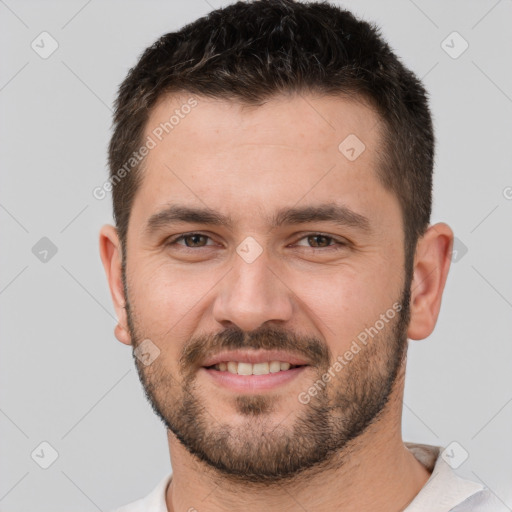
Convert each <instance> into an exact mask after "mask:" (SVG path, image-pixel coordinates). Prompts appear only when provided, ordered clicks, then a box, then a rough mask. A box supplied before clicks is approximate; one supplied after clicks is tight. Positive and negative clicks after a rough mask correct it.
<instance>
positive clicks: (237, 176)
mask: <svg viewBox="0 0 512 512" xmlns="http://www.w3.org/2000/svg"><path fill="white" fill-rule="evenodd" d="M379 121H380V118H379V116H378V115H377V114H376V113H375V112H374V111H373V110H372V109H371V108H370V107H369V106H368V105H367V104H365V103H363V102H362V101H355V100H354V99H348V98H343V97H327V96H312V95H293V96H277V97H273V98H272V99H270V100H268V101H267V102H266V103H265V104H263V105H261V106H257V107H253V106H244V105H242V104H240V103H239V102H234V101H227V100H221V99H211V98H205V97H203V96H198V95H194V94H188V93H186V92H182V93H180V94H173V95H168V96H165V97H163V98H161V99H160V100H159V102H158V103H157V104H156V105H155V106H154V108H153V109H152V112H151V114H150V117H149V120H148V122H147V125H146V129H145V134H144V140H146V141H147V140H149V139H151V141H152V142H153V148H152V149H151V150H150V151H149V153H148V155H147V156H146V158H145V161H144V164H143V169H142V184H141V187H140V189H139V191H138V192H137V195H136V198H135V201H134V205H133V210H132V213H133V215H134V217H136V216H137V215H139V216H142V217H146V218H148V217H149V216H150V215H152V214H154V213H155V212H156V211H158V210H159V209H162V208H163V207H164V206H168V205H169V204H172V203H173V202H176V203H179V204H183V203H190V204H194V205H200V206H207V207H208V208H212V209H215V210H217V211H224V213H226V214H228V215H231V216H232V214H233V211H232V209H233V207H234V206H236V208H237V212H235V213H237V214H240V215H244V214H245V215H249V216H250V215H251V212H252V215H253V216H254V214H255V213H257V214H261V213H263V212H264V211H265V212H266V213H267V214H268V215H267V216H266V218H270V215H271V214H272V213H273V212H274V211H276V210H278V209H280V207H282V206H285V205H288V206H290V205H294V204H296V203H297V202H298V201H301V202H303V203H304V204H306V203H308V202H311V203H315V204H320V203H322V202H324V203H325V202H329V203H333V202H340V201H339V200H341V202H345V203H351V202H352V203H353V205H354V206H356V205H357V206H358V207H359V208H360V210H361V212H363V211H364V210H365V209H366V210H367V211H368V209H372V207H375V206H376V205H375V194H381V195H385V194H387V192H386V191H384V189H383V188H382V186H381V185H380V183H379V182H378V181H377V178H376V173H375V169H376V165H377V163H376V157H377V151H378V150H379V141H380V130H381V127H380V122H379ZM388 195H389V194H388ZM388 199H389V198H388ZM372 203H373V205H372ZM373 209H375V208H373ZM135 210H137V211H135ZM262 218H263V216H262Z"/></svg>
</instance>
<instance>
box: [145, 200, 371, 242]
mask: <svg viewBox="0 0 512 512" xmlns="http://www.w3.org/2000/svg"><path fill="white" fill-rule="evenodd" d="M319 221H320V222H322V221H323V222H332V223H334V224H336V225H338V226H341V227H350V228H355V229H358V230H360V231H363V232H365V233H371V232H372V229H371V223H370V220H369V219H368V218H367V217H365V216H364V215H362V214H360V213H357V212H355V211H353V210H351V209H350V208H348V207H346V206H343V205H339V204H335V203H328V204H321V205H310V206H303V207H294V208H282V209H281V210H279V211H278V212H277V213H276V214H274V215H273V216H272V217H270V219H269V224H270V226H271V228H272V229H275V228H278V227H280V226H283V225H293V224H305V223H309V222H319ZM176 223H195V224H206V225H210V226H224V227H226V228H228V229H230V230H231V229H232V228H233V224H234V223H233V219H232V217H231V216H229V215H224V214H222V213H220V212H217V211H215V210H212V209H210V208H197V207H190V206H185V205H179V204H173V205H170V206H168V207H167V208H165V209H163V210H162V211H160V212H157V213H155V214H153V215H152V216H151V217H150V218H149V220H148V222H147V223H146V227H145V228H144V233H145V234H147V235H151V234H153V233H154V232H156V231H159V230H160V229H162V228H164V227H167V226H169V225H172V224H176Z"/></svg>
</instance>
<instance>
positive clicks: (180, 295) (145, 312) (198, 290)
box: [130, 261, 218, 334]
mask: <svg viewBox="0 0 512 512" xmlns="http://www.w3.org/2000/svg"><path fill="white" fill-rule="evenodd" d="M133 276H134V278H133V279H132V280H131V281H130V295H131V302H132V303H134V304H135V305H136V306H135V307H136V309H137V315H138V320H139V322H142V324H143V325H144V326H145V327H148V328H149V329H150V330H151V332H152V333H154V334H156V333H166V332H168V331H169V329H171V328H173V326H174V325H175V324H177V323H178V322H180V321H181V320H182V319H183V318H184V317H185V316H186V315H192V316H193V310H194V307H200V304H201V300H202V299H203V300H204V299H205V298H206V296H207V294H208V291H209V290H211V289H212V287H213V286H214V284H215V282H216V281H217V280H218V277H217V276H216V275H215V274H214V273H212V272H211V270H210V271H208V270H207V269H205V270H203V271H200V270H198V268H195V269H194V270H191V269H189V270H187V269H184V268H183V267H182V268H179V267H178V266H176V265H172V264H170V263H168V262H163V263H162V262H158V263H157V262H151V261H144V262H142V261H141V262H140V264H139V265H138V266H137V267H135V266H134V272H133ZM176 329H179V324H178V325H177V327H176Z"/></svg>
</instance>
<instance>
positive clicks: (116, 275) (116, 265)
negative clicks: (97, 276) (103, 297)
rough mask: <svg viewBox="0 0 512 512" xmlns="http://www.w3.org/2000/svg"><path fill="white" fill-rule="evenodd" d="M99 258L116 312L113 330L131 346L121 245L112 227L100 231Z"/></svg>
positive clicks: (108, 226)
mask: <svg viewBox="0 0 512 512" xmlns="http://www.w3.org/2000/svg"><path fill="white" fill-rule="evenodd" d="M99 241H100V256H101V261H102V262H103V267H104V268H105V274H106V275H107V281H108V285H109V287H110V294H111V295H112V301H113V303H114V308H115V310H116V314H117V318H118V322H119V323H118V324H117V326H116V328H115V329H114V334H115V336H116V338H117V339H118V340H119V341H120V342H121V343H125V344H126V345H131V339H130V332H129V330H128V322H127V315H126V309H125V305H126V298H125V296H124V290H123V281H122V272H121V268H122V267H121V264H122V253H121V244H120V241H119V237H118V235H117V230H116V228H115V227H114V226H111V225H109V224H106V225H105V226H103V227H102V228H101V230H100V240H99Z"/></svg>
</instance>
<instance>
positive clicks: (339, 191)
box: [100, 94, 453, 512]
mask: <svg viewBox="0 0 512 512" xmlns="http://www.w3.org/2000/svg"><path fill="white" fill-rule="evenodd" d="M190 96H192V95H186V94H183V95H181V96H180V95H173V96H167V97H165V98H162V99H161V101H160V102H159V103H158V104H157V105H156V106H155V108H154V109H153V111H152V113H151V116H150V119H149V122H148V125H147V130H146V135H149V134H151V131H152V130H153V128H154V127H156V126H158V125H159V123H160V122H164V121H166V120H168V119H169V117H170V115H172V113H173V111H174V110H175V109H176V108H180V106H181V105H183V104H184V103H185V102H186V101H187V99H188V98H189V97H190ZM194 97H195V98H196V99H197V100H198V105H197V106H196V107H195V108H194V109H193V110H192V111H191V112H190V114H188V115H187V116H185V117H184V119H182V120H180V123H179V124H178V125H176V126H175V127H174V129H173V130H172V131H171V132H170V133H169V134H168V135H167V136H166V137H164V139H163V140H162V141H161V142H159V143H158V144H157V146H156V147H155V148H154V149H152V150H151V151H150V153H149V155H148V156H147V158H146V162H145V168H144V175H143V180H142V185H141V188H140V189H139V190H138V192H137V195H136V197H135V200H134V203H133V207H132V213H131V218H130V223H129V228H128V237H127V254H126V269H127V272H126V276H125V278H126V282H125V286H123V275H122V265H121V263H122V259H121V258H122V255H121V248H120V243H119V239H118V236H117V232H116V229H115V228H114V227H113V226H110V225H105V226H103V227H102V229H101V231H100V255H101V259H102V262H103V265H104V267H105V272H106V275H107V279H108V283H109V287H110V291H111V294H112V299H113V302H114V306H115V309H116V313H117V315H118V318H119V324H118V325H117V327H116V328H115V335H116V337H117V339H118V340H119V341H121V342H122V343H125V344H127V345H132V347H133V349H135V348H136V347H137V346H139V345H140V343H141V342H142V340H145V339H150V340H151V343H152V344H153V346H156V347H158V350H159V351H160V352H159V354H158V357H157V358H156V359H155V360H154V361H153V362H152V363H151V364H149V365H147V366H146V365H144V364H142V362H141V361H139V360H138V359H137V358H135V363H136V366H137V370H138V372H139V376H140V378H141V381H142V383H143V385H144V388H145V390H146V394H147V396H148V399H149V400H150V402H151V404H152V405H153V407H154V409H155V412H156V413H157V414H158V415H159V416H160V418H161V419H162V420H163V421H164V424H165V425H166V427H167V435H168V442H169V451H170V457H171V463H172V469H173V477H172V480H171V483H170V485H169V486H168V488H167V491H166V502H167V507H168V510H169V511H185V510H193V509H196V510H208V511H210V512H216V511H224V510H233V509H235V510H246V511H260V510H262V507H264V508H265V510H266V511H268V512H273V511H278V510H279V511H283V510H284V511H288V510H298V509H300V510H302V507H303V508H305V509H307V510H315V511H318V512H322V511H331V510H343V511H344V512H351V511H361V510H370V509H372V510H380V511H384V512H387V511H389V512H392V511H394V512H396V511H400V510H403V509H404V508H405V507H406V506H407V504H408V503H410V502H411V501H412V500H413V499H414V497H415V496H416V495H417V494H418V492H419V491H420V489H421V488H422V487H423V485H424V484H425V483H426V481H427V480H428V478H429V476H430V473H429V471H428V470H427V469H426V468H425V467H424V466H423V465H422V464H420V463H419V462H418V461H417V460H416V459H415V458H414V456H413V455H412V454H411V453H410V452H409V450H408V449H407V448H406V447H405V446H404V444H403V440H402V434H401V418H402V398H403V390H404V376H405V367H406V357H405V356H406V349H407V345H408V339H413V340H419V339H424V338H426V337H427V336H429V335H430V334H431V332H432V331H433V329H434V327H435V324H436V321H437V317H438V314H439V310H440V306H441V297H442V293H443V289H444V286H445V282H446V278H447V275H448V271H449V267H450V261H451V259H450V256H451V249H452V244H453V232H452V230H451V229H450V227H449V226H448V225H446V224H445V223H437V224H435V225H431V226H429V228H428V230H427V231H426V233H425V235H424V236H423V237H422V238H421V239H420V240H419V242H418V245H417V249H416V253H415V258H414V273H413V276H412V281H411V282H406V280H405V275H404V248H403V243H404V240H403V225H402V218H401V211H400V206H399V202H398V199H397V198H396V197H395V196H394V195H393V194H392V193H391V192H389V191H387V190H386V189H384V188H383V186H382V185H381V184H380V182H379V181H378V180H377V177H376V175H375V168H376V150H377V148H378V144H379V140H380V132H379V130H380V124H379V118H378V117H377V115H376V114H375V113H374V112H373V111H372V110H371V109H370V108H369V107H368V106H366V105H365V104H363V103H362V102H356V101H354V100H348V99H343V98H341V97H336V98H333V97H331V98H328V97H320V96H313V95H307V96H288V97H284V96H279V97H274V98H272V99H271V100H269V101H268V102H267V103H266V104H264V105H263V106H261V107H257V108H247V107H246V108H242V107H241V106H240V105H239V104H237V103H234V102H226V101H222V100H212V99H207V98H203V97H198V96H194ZM349 134H356V135H357V137H358V138H359V139H360V140H362V141H363V142H364V144H365V146H366V149H365V151H364V152H363V153H361V155H360V156H359V157H358V158H357V159H356V160H354V161H350V160H348V159H347V158H346V157H345V156H344V155H343V154H342V153H341V152H340V151H339V150H338V145H339V144H340V142H341V141H343V140H344V139H345V138H346V137H347V136H348V135H349ZM333 202H335V203H337V204H343V205H345V206H348V207H349V208H350V209H352V210H354V211H355V212H357V213H360V214H362V215H364V216H366V217H367V218H368V219H369V222H370V228H371V231H370V232H364V231H361V230H359V229H357V228H354V227H348V226H347V227H345V226H338V225H335V224H333V223H331V222H327V221H320V222H318V221H315V222H306V223H303V224H298V225H285V226H281V227H279V228H275V229H271V227H270V226H269V224H268V223H267V217H268V216H270V215H272V214H274V213H275V212H276V211H277V210H278V209H280V208H283V207H292V206H306V205H313V204H315V205H317V204H325V203H333ZM175 203H180V204H186V205H188V206H194V207H205V206H208V207H209V208H211V209H214V210H217V211H219V212H221V213H223V214H226V215H231V217H232V218H233V227H232V229H228V228H227V227H223V226H209V225H202V224H197V223H186V224H175V225H168V226H165V227H163V228H162V229H161V230H160V231H159V232H157V233H153V234H152V235H148V234H147V233H146V232H145V231H144V227H145V224H146V222H147V220H148V219H149V217H150V216H151V215H152V214H154V213H156V212H158V211H160V210H161V209H162V208H163V207H164V206H165V205H168V204H175ZM190 232H193V233H195V232H199V233H200V234H202V235H205V236H206V237H208V238H206V239H205V238H203V237H196V238H194V237H192V238H189V239H188V241H187V240H183V239H182V240H181V241H180V242H178V244H175V245H173V246H171V245H166V241H167V242H169V237H171V236H173V235H179V234H183V233H190ZM317 233H321V234H323V235H325V236H330V237H333V239H334V240H333V239H327V240H326V239H321V238H320V239H319V238H318V237H314V236H313V235H315V234H317ZM248 236H251V237H253V238H254V239H255V240H256V241H257V242H258V244H259V245H260V247H261V249H262V252H261V254H260V255H259V256H258V257H257V258H256V259H255V260H254V261H252V262H251V263H248V262H247V261H245V260H244V259H243V258H242V257H240V256H239V254H238V253H237V252H236V248H237V247H238V246H239V245H240V243H241V242H242V241H243V240H244V239H245V238H246V237H248ZM308 237H309V238H308ZM311 237H313V238H311ZM336 241H345V243H346V245H344V246H339V247H340V249H339V250H336V251H335V250H330V249H331V247H330V246H331V245H333V244H335V243H336ZM187 243H188V245H189V247H188V252H186V251H187V246H186V244H187ZM408 297H410V301H409V300H408ZM404 301H405V302H404ZM397 302H398V303H401V304H402V306H403V309H402V312H401V313H402V314H401V315H400V314H397V315H396V316H395V317H394V318H393V319H392V320H389V322H387V323H386V325H385V327H384V328H383V329H382V330H380V331H379V333H378V334H377V335H376V336H375V337H374V338H373V339H371V341H370V342H369V343H368V344H367V345H365V346H364V348H363V349H362V350H361V351H360V352H359V353H357V354H356V355H354V357H353V359H352V360H350V361H349V362H348V363H347V365H346V366H345V367H344V368H343V369H342V370H341V371H340V372H337V373H336V376H335V377H334V378H332V380H330V381H329V382H328V383H327V384H326V387H325V389H324V390H322V391H320V392H318V394H317V395H316V396H313V397H311V401H310V402H309V403H308V404H304V403H301V402H300V401H299V400H298V395H299V393H301V392H304V391H307V390H308V389H309V388H310V387H311V386H312V385H313V383H314V382H315V381H317V380H318V379H319V378H321V376H322V375H323V374H324V373H325V372H326V371H327V370H328V369H329V368H330V367H332V365H333V363H334V361H335V360H336V357H337V356H339V355H343V354H345V353H346V351H347V350H349V349H350V347H351V344H352V343H353V341H354V340H355V339H356V338H357V336H358V334H359V333H361V332H362V331H363V330H364V329H365V328H367V327H369V326H374V325H375V324H376V321H377V320H378V319H379V318H381V316H380V315H381V314H383V313H385V312H386V311H389V310H390V308H391V309H392V308H393V304H394V303H397ZM400 319H401V320H400ZM228 334H229V336H228ZM278 335H280V336H278ZM238 346H243V347H246V348H254V349H257V348H261V347H273V348H283V349H286V350H289V351H291V352H294V353H298V354H300V355H302V356H303V357H306V358H307V360H308V362H310V363H311V365H310V366H309V367H308V368H307V369H306V370H305V371H304V372H302V373H301V374H300V375H298V376H297V377H296V378H295V379H294V380H292V381H290V382H288V383H286V384H283V385H282V386H281V387H278V388H276V389H273V390H268V391H261V392H258V393H256V392H248V393H237V392H234V391H232V390H227V389H224V388H221V387H219V386H218V385H216V384H215V383H214V382H212V380H211V379H210V377H209V376H208V375H205V374H204V373H201V371H200V366H201V362H202V360H203V359H204V358H205V357H206V356H207V355H209V354H211V353H215V352H218V351H219V350H220V349H224V348H228V349H229V348H235V347H238ZM365 391H366V392H365ZM286 443H287V444H286Z"/></svg>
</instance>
